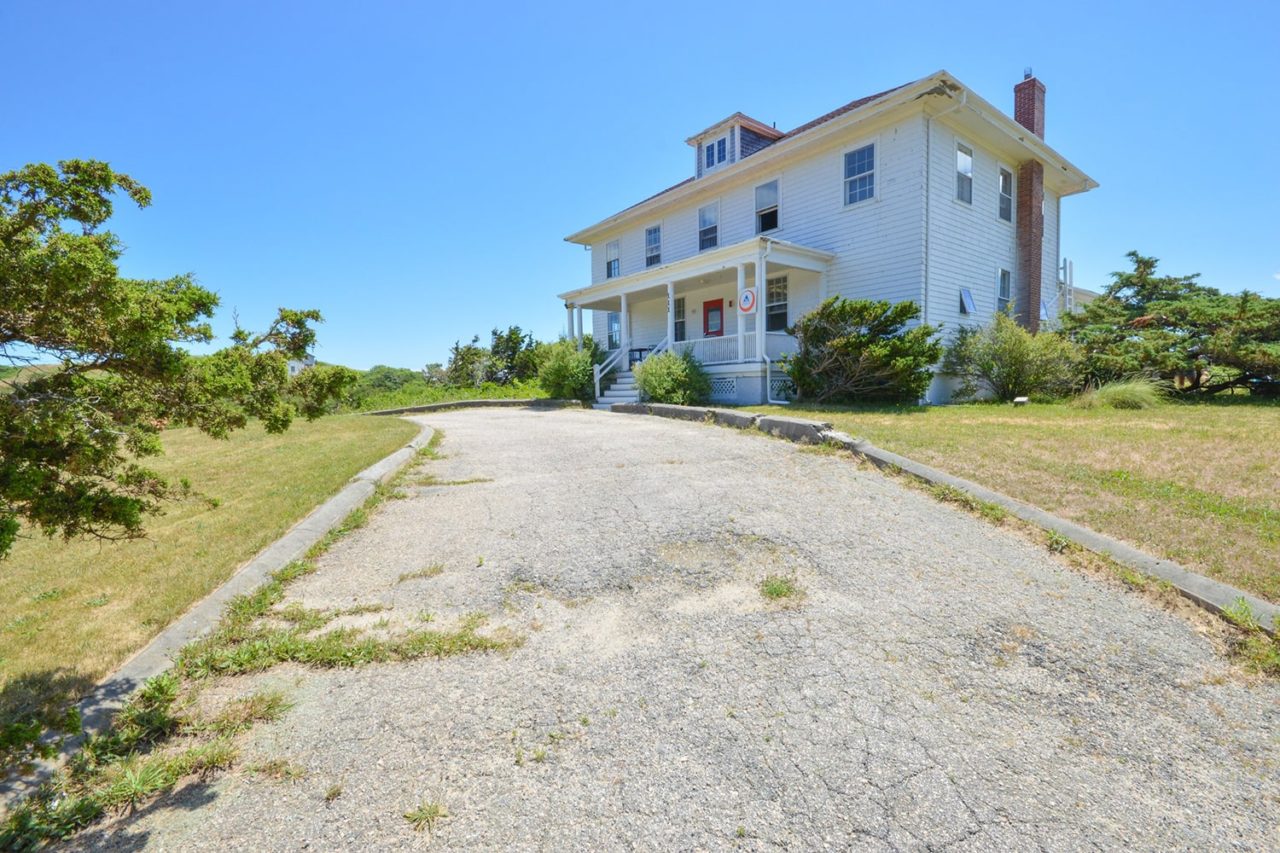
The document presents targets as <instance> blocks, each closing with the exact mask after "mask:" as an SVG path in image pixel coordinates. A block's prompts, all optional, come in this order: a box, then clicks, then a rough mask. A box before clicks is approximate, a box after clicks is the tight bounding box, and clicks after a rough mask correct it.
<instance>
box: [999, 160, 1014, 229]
mask: <svg viewBox="0 0 1280 853" xmlns="http://www.w3.org/2000/svg"><path fill="white" fill-rule="evenodd" d="M999 213H1000V218H1001V219H1003V220H1004V221H1005V222H1012V221H1013V172H1010V171H1009V170H1008V169H1001V170H1000V209H999Z"/></svg>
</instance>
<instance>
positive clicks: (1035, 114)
mask: <svg viewBox="0 0 1280 853" xmlns="http://www.w3.org/2000/svg"><path fill="white" fill-rule="evenodd" d="M1013 120H1014V121H1016V122H1017V123H1018V124H1020V125H1022V126H1023V127H1025V128H1026V129H1027V130H1029V131H1031V132H1032V133H1034V134H1035V135H1036V136H1038V137H1040V138H1041V139H1044V84H1043V83H1041V82H1040V81H1039V80H1037V79H1036V78H1035V77H1033V76H1032V74H1031V69H1030V68H1028V69H1027V71H1026V74H1025V75H1024V76H1023V78H1022V82H1021V83H1019V84H1018V85H1016V86H1014V87H1013Z"/></svg>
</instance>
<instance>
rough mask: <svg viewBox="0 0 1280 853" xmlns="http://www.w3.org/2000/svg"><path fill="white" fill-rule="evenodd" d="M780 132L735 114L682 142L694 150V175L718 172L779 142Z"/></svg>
mask: <svg viewBox="0 0 1280 853" xmlns="http://www.w3.org/2000/svg"><path fill="white" fill-rule="evenodd" d="M782 136H783V133H782V132H781V131H780V130H778V129H777V128H776V127H770V126H769V125H767V124H765V123H764V122H762V121H756V120H755V119H753V118H752V117H751V116H749V115H744V114H743V113H734V114H733V115H731V116H729V117H728V118H727V119H724V120H723V121H719V122H716V123H715V124H713V125H711V127H709V128H707V129H706V130H704V131H702V132H701V133H697V134H694V135H693V136H690V137H689V138H688V139H686V140H685V142H687V143H688V144H689V145H691V146H693V149H694V157H695V164H694V174H695V175H697V177H699V178H701V177H703V176H704V175H709V174H711V173H712V172H718V171H720V170H721V169H723V168H725V167H726V166H731V165H733V164H734V163H736V162H738V161H739V160H742V159H745V158H747V157H750V156H751V155H752V154H754V153H756V152H757V151H759V150H760V149H762V148H766V147H768V146H769V145H772V144H773V143H774V142H776V141H778V140H779V139H781V138H782Z"/></svg>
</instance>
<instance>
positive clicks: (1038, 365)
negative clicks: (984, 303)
mask: <svg viewBox="0 0 1280 853" xmlns="http://www.w3.org/2000/svg"><path fill="white" fill-rule="evenodd" d="M1079 363H1080V351H1079V348H1078V347H1077V346H1075V345H1074V344H1072V343H1071V342H1070V341H1068V340H1066V339H1065V338H1063V337H1062V336H1061V335H1058V334H1055V333H1053V332H1041V333H1040V334H1038V335H1033V334H1031V333H1030V332H1028V331H1027V330H1026V329H1024V328H1022V327H1021V326H1019V325H1018V324H1017V322H1016V321H1015V320H1014V319H1013V318H1012V317H1010V316H1009V315H1008V314H1005V313H1003V312H1000V313H998V314H996V316H995V318H994V319H993V320H992V321H991V323H989V324H988V325H986V326H983V327H981V328H977V327H972V326H969V327H962V328H961V329H960V330H959V331H958V332H957V333H956V336H955V337H954V338H953V339H952V341H951V344H950V345H949V346H948V347H947V353H946V355H945V356H944V357H943V359H942V372H943V373H945V374H947V375H948V376H954V377H956V378H958V379H959V380H960V388H959V390H958V391H957V394H956V396H957V397H959V398H960V399H964V398H970V397H977V396H988V395H989V396H992V397H994V398H995V399H997V400H1001V401H1003V402H1008V401H1010V400H1012V399H1013V398H1014V397H1050V398H1052V397H1063V396H1066V395H1067V394H1069V393H1070V392H1071V389H1072V386H1073V384H1074V382H1075V375H1076V369H1077V366H1078V365H1079Z"/></svg>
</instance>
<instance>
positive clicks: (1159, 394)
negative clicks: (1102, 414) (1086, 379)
mask: <svg viewBox="0 0 1280 853" xmlns="http://www.w3.org/2000/svg"><path fill="white" fill-rule="evenodd" d="M1167 397H1168V390H1167V389H1166V387H1165V386H1164V385H1163V384H1162V383H1160V382H1157V381H1154V380H1151V379H1125V380H1123V381H1120V382H1107V383H1105V384H1103V385H1099V386H1098V387H1097V388H1090V389H1089V390H1088V391H1085V392H1084V393H1082V394H1079V395H1077V396H1076V397H1075V398H1074V399H1072V401H1071V405H1073V406H1075V407H1076V408H1078V409H1154V408H1155V407H1156V406H1159V405H1162V404H1163V403H1164V402H1165V400H1166V398H1167Z"/></svg>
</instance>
